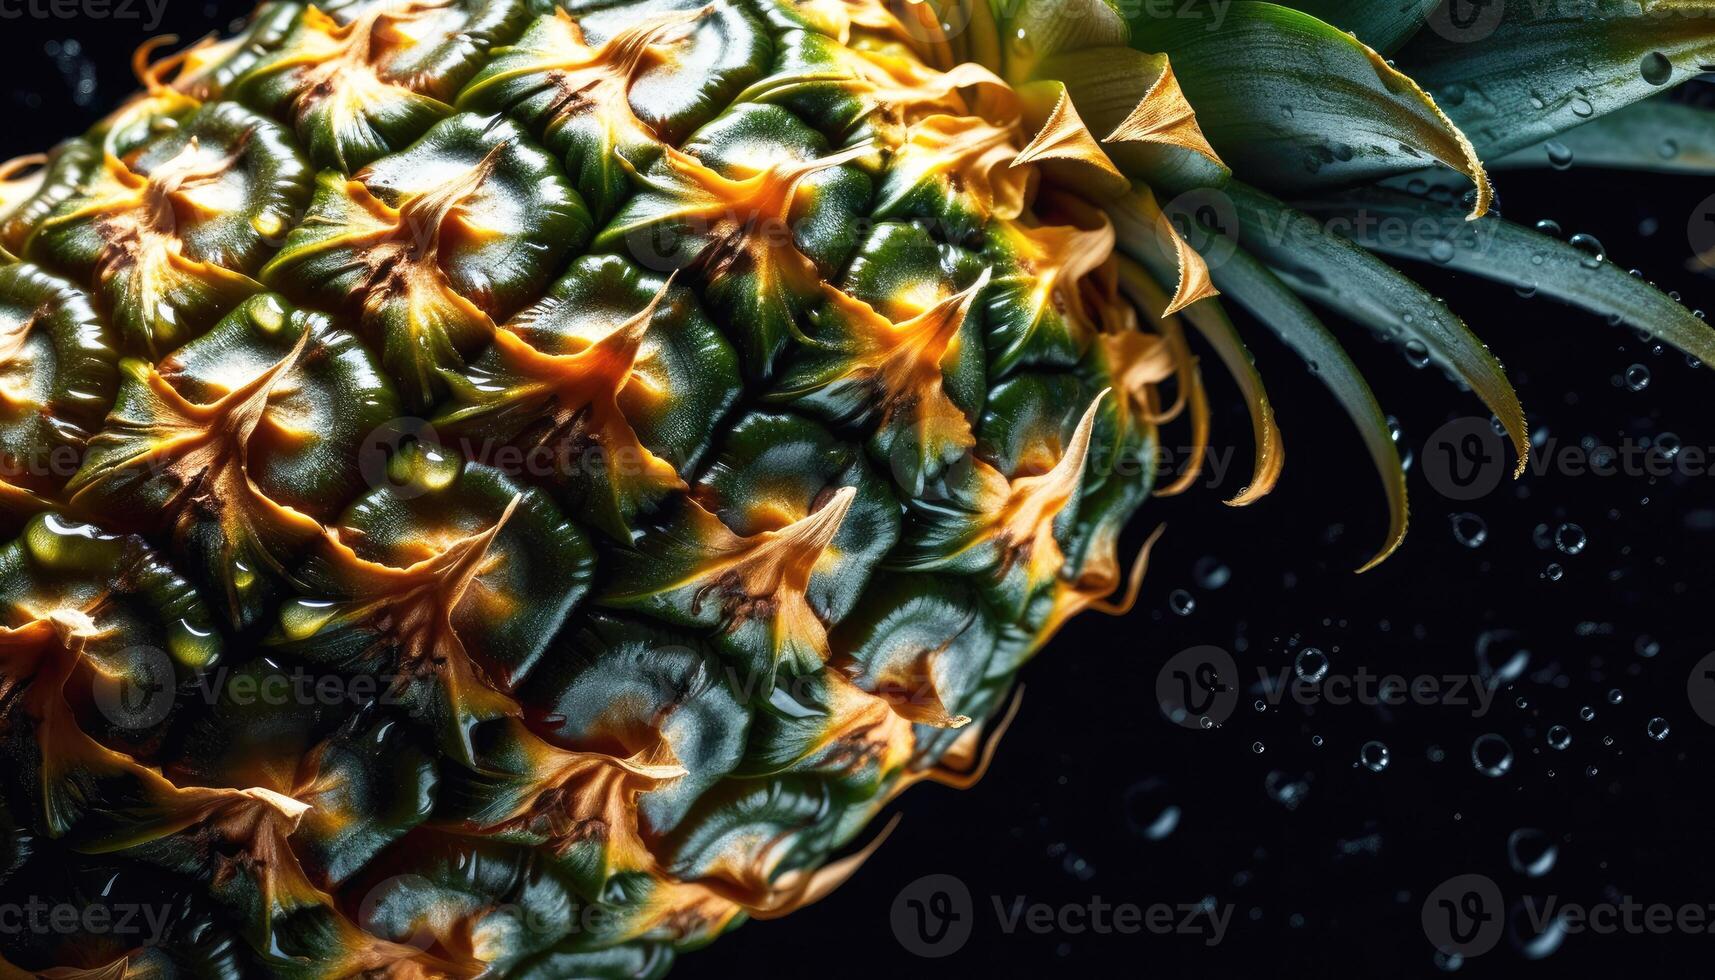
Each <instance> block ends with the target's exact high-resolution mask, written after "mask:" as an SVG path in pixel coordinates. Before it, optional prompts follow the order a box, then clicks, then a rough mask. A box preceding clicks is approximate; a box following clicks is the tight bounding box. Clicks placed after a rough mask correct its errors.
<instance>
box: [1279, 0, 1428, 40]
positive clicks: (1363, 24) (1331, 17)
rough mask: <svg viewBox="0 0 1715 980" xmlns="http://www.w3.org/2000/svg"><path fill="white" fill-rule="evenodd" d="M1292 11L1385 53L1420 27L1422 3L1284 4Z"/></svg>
mask: <svg viewBox="0 0 1715 980" xmlns="http://www.w3.org/2000/svg"><path fill="white" fill-rule="evenodd" d="M1285 5H1286V6H1288V7H1291V8H1293V9H1294V10H1302V11H1304V12H1305V13H1307V14H1314V15H1315V16H1316V17H1318V18H1320V19H1322V20H1325V21H1327V22H1328V23H1330V24H1332V25H1334V26H1335V27H1338V28H1339V29H1340V30H1342V31H1351V32H1352V33H1353V34H1356V35H1357V36H1358V40H1360V41H1362V42H1364V43H1365V44H1367V45H1369V46H1370V47H1372V48H1374V49H1376V50H1377V51H1381V52H1383V53H1387V52H1390V51H1397V50H1399V46H1400V45H1402V44H1404V43H1405V42H1406V41H1409V40H1411V36H1412V35H1413V34H1416V33H1417V30H1418V28H1420V27H1422V26H1423V15H1424V11H1425V7H1426V6H1427V5H1426V4H1425V3H1424V0H1287V3H1286V4H1285Z"/></svg>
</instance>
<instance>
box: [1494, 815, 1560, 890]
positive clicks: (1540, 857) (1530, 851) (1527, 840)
mask: <svg viewBox="0 0 1715 980" xmlns="http://www.w3.org/2000/svg"><path fill="white" fill-rule="evenodd" d="M1559 857H1560V848H1559V847H1558V846H1557V845H1556V844H1555V843H1554V840H1553V839H1552V838H1550V837H1549V836H1548V835H1547V834H1545V833H1543V832H1542V831H1540V830H1537V829H1536V828H1534V827H1520V828H1519V829H1517V830H1515V831H1513V832H1512V833H1510V834H1508V835H1507V863H1508V864H1510V865H1512V867H1513V870H1514V871H1517V872H1518V873H1519V874H1521V875H1524V876H1525V877H1526V878H1541V877H1542V876H1543V875H1545V874H1548V873H1549V872H1550V871H1552V870H1554V862H1555V860H1557V859H1558V858H1559Z"/></svg>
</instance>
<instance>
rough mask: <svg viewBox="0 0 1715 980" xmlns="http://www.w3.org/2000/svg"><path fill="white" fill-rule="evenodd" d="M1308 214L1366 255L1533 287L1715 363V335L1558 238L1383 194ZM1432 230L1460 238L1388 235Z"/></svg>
mask: <svg viewBox="0 0 1715 980" xmlns="http://www.w3.org/2000/svg"><path fill="white" fill-rule="evenodd" d="M1306 207H1307V208H1308V210H1310V212H1311V213H1312V214H1314V215H1318V216H1321V217H1324V218H1329V217H1337V218H1342V219H1347V220H1349V221H1350V224H1351V226H1352V227H1353V230H1354V234H1353V237H1354V238H1355V239H1356V240H1357V241H1358V242H1359V243H1360V244H1363V245H1364V246H1366V247H1368V248H1373V249H1375V250H1376V251H1379V252H1382V253H1384V254H1387V255H1397V256H1400V257H1402V258H1408V259H1416V260H1418V261H1429V262H1434V263H1436V264H1437V265H1442V266H1446V267H1447V268H1450V269H1457V270H1458V271H1460V272H1469V273H1471V274H1473V275H1478V276H1482V277H1484V278H1487V279H1495V280H1498V281H1501V282H1505V283H1509V284H1511V285H1514V286H1519V287H1521V288H1527V289H1532V288H1533V289H1535V290H1536V291H1538V292H1540V293H1542V294H1543V295H1545V296H1549V297H1552V298H1554V299H1557V300H1560V301H1561V302H1564V303H1569V304H1571V305H1573V306H1579V307H1583V308H1584V309H1586V310H1590V311H1592V312H1594V313H1599V314H1602V315H1604V316H1607V317H1609V318H1616V317H1617V318H1618V320H1619V322H1622V323H1626V324H1628V325H1630V326H1632V327H1636V328H1637V329H1639V330H1643V331H1645V332H1646V333H1649V334H1650V335H1651V336H1653V337H1655V338H1656V339H1657V340H1660V341H1661V342H1663V343H1665V344H1671V345H1672V346H1674V347H1676V348H1678V349H1679V350H1681V351H1684V352H1685V353H1687V354H1690V355H1692V356H1693V357H1696V358H1698V359H1699V360H1702V361H1704V362H1706V363H1715V328H1712V327H1710V325H1709V324H1707V323H1705V322H1704V321H1702V320H1700V319H1698V318H1697V317H1695V316H1693V315H1692V314H1691V311H1689V310H1687V309H1686V308H1685V307H1683V306H1681V305H1679V304H1678V303H1676V302H1674V301H1673V300H1671V299H1669V298H1668V297H1667V296H1666V295H1665V294H1663V293H1662V292H1661V291H1660V290H1658V289H1656V288H1655V287H1653V286H1651V285H1649V284H1648V283H1646V282H1644V281H1643V280H1642V279H1639V278H1638V277H1636V276H1633V275H1630V274H1628V273H1627V272H1626V271H1625V270H1624V269H1623V268H1621V267H1620V266H1617V265H1615V264H1614V263H1612V262H1609V261H1607V260H1605V259H1603V260H1598V259H1596V258H1595V257H1594V256H1592V255H1591V254H1590V253H1588V252H1584V251H1581V250H1579V249H1577V248H1574V247H1573V246H1571V245H1569V244H1567V243H1565V242H1563V241H1560V240H1559V239H1555V238H1550V237H1549V236H1547V235H1543V234H1539V233H1538V232H1535V231H1531V230H1530V229H1527V228H1522V227H1520V226H1518V225H1515V224H1512V223H1511V222H1507V221H1502V220H1500V219H1499V218H1485V219H1483V220H1482V221H1479V222H1475V223H1472V224H1466V223H1464V222H1459V221H1458V220H1457V215H1456V214H1454V213H1453V212H1451V211H1449V210H1448V209H1447V208H1446V207H1444V206H1443V205H1439V204H1436V203H1434V202H1432V201H1426V200H1423V199H1422V198H1417V197H1412V196H1411V195H1408V194H1400V193H1397V192H1393V191H1386V190H1379V189H1378V190H1365V191H1360V192H1354V193H1352V194H1349V195H1344V196H1341V197H1338V198H1331V199H1329V200H1327V201H1325V202H1321V201H1319V202H1316V203H1314V204H1310V205H1306ZM1360 219H1361V220H1360ZM1430 224H1434V225H1436V226H1438V227H1441V228H1455V227H1457V228H1458V231H1457V232H1456V233H1455V234H1452V235H1445V236H1434V235H1431V236H1423V235H1419V234H1417V233H1415V232H1413V233H1410V234H1390V233H1388V229H1391V228H1400V229H1405V228H1411V229H1417V228H1427V227H1429V226H1430Z"/></svg>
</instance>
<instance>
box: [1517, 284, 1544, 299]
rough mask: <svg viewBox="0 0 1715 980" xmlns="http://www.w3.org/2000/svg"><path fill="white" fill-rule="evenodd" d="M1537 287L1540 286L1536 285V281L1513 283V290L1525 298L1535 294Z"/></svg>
mask: <svg viewBox="0 0 1715 980" xmlns="http://www.w3.org/2000/svg"><path fill="white" fill-rule="evenodd" d="M1539 288H1540V287H1539V286H1537V284H1536V283H1534V282H1529V281H1526V282H1518V283H1514V284H1513V292H1515V293H1518V294H1519V295H1520V296H1521V297H1523V298H1525V299H1530V298H1531V297H1532V296H1535V295H1536V291H1537V289H1539Z"/></svg>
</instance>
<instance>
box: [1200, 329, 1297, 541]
mask: <svg viewBox="0 0 1715 980" xmlns="http://www.w3.org/2000/svg"><path fill="white" fill-rule="evenodd" d="M1182 315H1183V316H1184V317H1185V319H1187V320H1190V321H1191V325H1192V326H1193V327H1196V328H1197V332H1198V333H1200V334H1202V335H1203V339H1204V340H1206V341H1208V342H1209V346H1211V347H1213V348H1215V353H1216V354H1217V355H1219V356H1220V358H1221V363H1222V364H1224V365H1226V367H1227V372H1228V373H1229V374H1231V375H1232V376H1233V380H1234V381H1235V382H1237V383H1238V386H1239V392H1240V393H1241V394H1243V395H1244V399H1245V404H1246V405H1247V406H1249V407H1250V413H1251V432H1252V433H1253V435H1254V436H1255V438H1256V460H1255V462H1254V463H1253V464H1252V467H1251V480H1250V483H1248V484H1246V485H1245V486H1244V487H1243V488H1242V489H1240V490H1239V492H1238V493H1236V494H1234V495H1233V496H1232V497H1230V498H1228V500H1227V501H1226V503H1227V506H1229V507H1243V506H1245V505H1246V504H1253V503H1256V502H1257V501H1258V500H1260V499H1262V498H1263V497H1265V496H1267V495H1268V493H1269V491H1271V490H1273V489H1274V485H1275V483H1277V482H1278V481H1279V480H1280V471H1281V468H1282V467H1284V466H1285V465H1286V451H1285V450H1284V449H1283V448H1282V447H1281V440H1280V428H1279V426H1277V425H1276V424H1275V421H1274V407H1273V406H1272V405H1270V404H1269V401H1268V392H1267V391H1266V390H1264V389H1263V385H1262V375H1261V374H1260V373H1259V372H1258V371H1257V369H1256V360H1255V358H1253V357H1251V352H1250V348H1248V347H1246V346H1245V342H1244V339H1243V338H1242V337H1240V336H1239V331H1238V328H1237V327H1234V326H1233V321H1232V320H1231V319H1229V318H1228V317H1227V311H1226V310H1223V309H1222V308H1221V304H1220V303H1218V302H1216V301H1214V300H1212V299H1207V300H1203V301H1201V302H1197V303H1192V304H1191V305H1190V306H1187V307H1185V310H1184V312H1183V313H1182Z"/></svg>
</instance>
